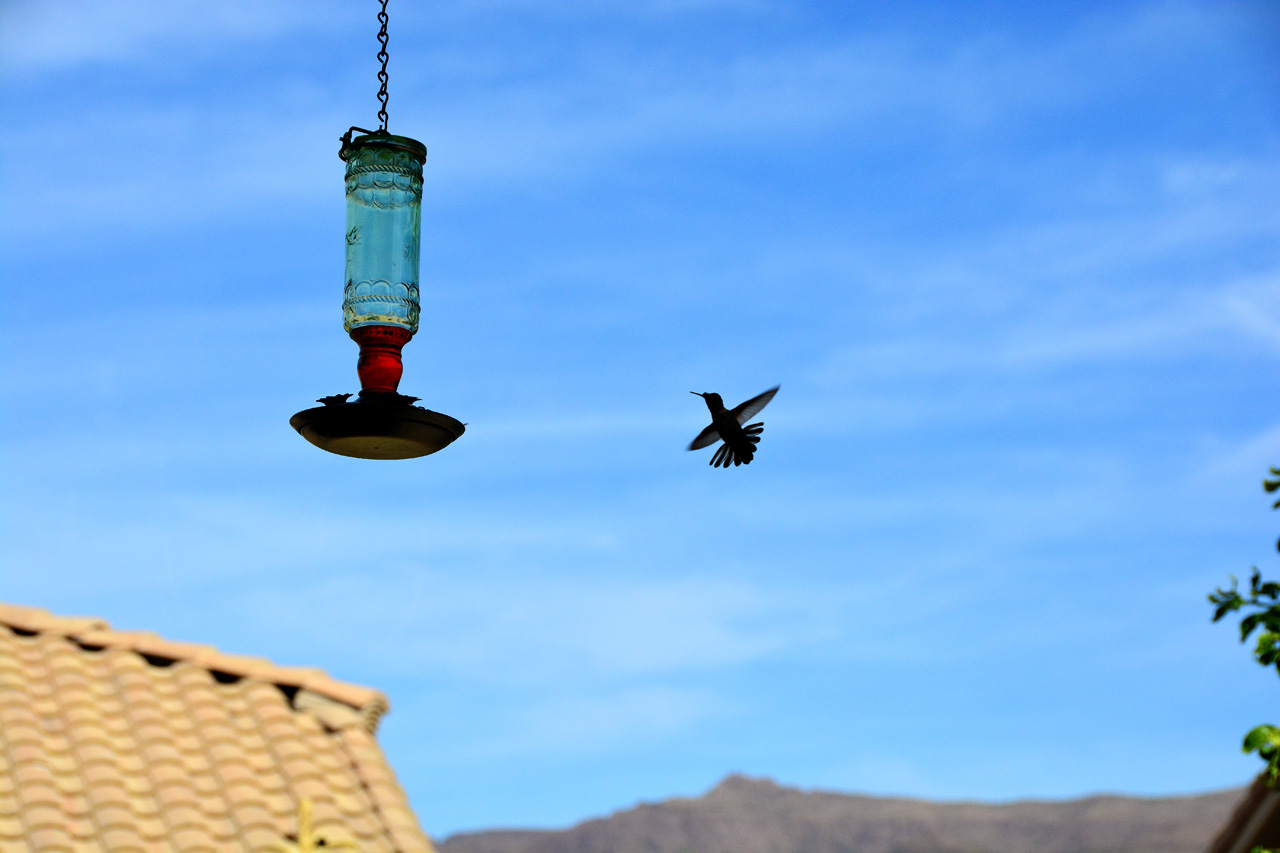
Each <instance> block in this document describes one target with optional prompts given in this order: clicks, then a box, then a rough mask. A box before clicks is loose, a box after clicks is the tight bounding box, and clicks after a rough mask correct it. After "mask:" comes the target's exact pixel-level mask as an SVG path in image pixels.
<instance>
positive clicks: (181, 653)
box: [0, 603, 389, 732]
mask: <svg viewBox="0 0 1280 853" xmlns="http://www.w3.org/2000/svg"><path fill="white" fill-rule="evenodd" d="M0 625H5V626H8V627H10V628H15V629H17V630H19V631H30V632H34V633H38V634H50V635H56V636H62V637H65V638H67V639H69V640H72V641H74V642H77V643H80V644H83V645H88V646H101V647H103V648H112V649H122V650H127V651H133V652H136V653H137V654H139V655H144V656H151V657H157V658H166V659H169V660H173V661H185V662H189V663H191V664H194V665H196V666H198V667H201V668H203V669H206V670H208V671H211V672H225V673H227V674H228V675H235V676H240V677H241V678H247V679H251V680H254V681H263V682H267V683H271V684H276V685H283V686H285V687H297V688H301V689H306V690H310V691H312V692H313V693H318V694H320V695H322V696H325V697H327V698H329V699H333V700H335V701H337V702H341V703H343V704H346V705H350V706H351V707H352V708H355V709H356V710H357V711H359V712H360V715H361V718H362V719H363V720H364V725H365V727H366V728H368V730H369V731H370V732H374V731H376V730H377V727H378V722H379V720H380V719H381V717H382V715H383V714H385V713H387V711H388V710H389V703H388V702H387V697H386V695H385V694H383V693H382V692H381V691H379V690H375V689H373V688H371V687H363V686H361V685H358V684H350V683H347V682H343V681H338V680H336V679H334V678H333V677H332V676H330V675H329V674H328V673H327V672H325V671H324V670H322V669H318V668H316V667H301V666H280V665H279V664H276V663H273V662H272V661H270V660H268V659H266V658H261V657H252V656H248V655H234V654H228V653H226V652H223V651H220V650H218V649H217V648H216V647H214V646H210V645H204V644H198V643H184V642H179V641H176V640H167V639H165V638H164V637H161V636H160V635H159V634H157V633H155V632H154V631H120V630H117V629H115V628H112V627H111V623H109V622H107V621H106V620H104V619H98V618H95V617H90V616H55V615H54V614H52V613H50V612H49V611H48V610H46V609H44V608H41V607H25V606H23V605H18V604H4V603H0Z"/></svg>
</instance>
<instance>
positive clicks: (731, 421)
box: [689, 385, 782, 468]
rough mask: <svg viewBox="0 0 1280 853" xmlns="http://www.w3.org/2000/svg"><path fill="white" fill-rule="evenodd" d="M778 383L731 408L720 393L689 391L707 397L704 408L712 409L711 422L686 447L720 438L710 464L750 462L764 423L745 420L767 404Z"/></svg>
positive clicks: (701, 446) (697, 448)
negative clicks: (751, 422)
mask: <svg viewBox="0 0 1280 853" xmlns="http://www.w3.org/2000/svg"><path fill="white" fill-rule="evenodd" d="M781 387H782V386H781V385H774V386H773V387H772V388H770V389H769V390H768V391H765V392H764V393H763V394H758V395H757V396H755V397H752V398H751V399H750V400H747V401H746V402H745V403H739V404H738V405H737V406H734V407H733V408H732V409H726V408H725V407H724V400H723V399H721V397H720V395H719V394H712V393H705V394H703V393H699V392H697V391H690V392H689V393H690V394H694V395H696V396H698V397H701V398H702V399H703V400H705V401H706V403H707V408H708V409H710V410H711V425H710V426H708V427H707V428H706V429H704V430H703V431H702V432H700V433H698V437H697V438H695V439H694V440H693V442H692V443H691V444H690V445H689V449H690V450H701V449H702V448H704V447H710V446H711V445H713V444H715V443H716V442H717V441H723V442H724V444H722V445H720V447H719V448H717V449H716V452H715V454H714V455H713V456H712V457H711V463H710V464H711V466H712V467H713V468H714V467H717V466H718V467H721V468H728V467H729V465H730V463H732V464H734V465H750V464H751V459H752V457H754V456H755V454H756V445H757V444H759V443H760V433H762V432H764V424H763V423H754V424H746V422H747V421H748V420H750V419H751V416H752V415H754V414H755V413H756V412H758V411H760V410H761V409H763V408H764V407H765V406H767V405H769V401H770V400H772V399H773V395H774V394H777V393H778V389H779V388H781ZM743 424H746V426H743Z"/></svg>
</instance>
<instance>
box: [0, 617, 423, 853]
mask: <svg viewBox="0 0 1280 853" xmlns="http://www.w3.org/2000/svg"><path fill="white" fill-rule="evenodd" d="M386 711H387V700H386V697H384V696H383V695H382V694H381V693H379V692H377V691H376V690H370V689H368V688H365V687H357V686H355V685H352V684H344V683H342V682H339V681H334V680H333V679H332V678H330V677H329V676H327V675H325V674H324V673H323V672H321V671H320V670H316V669H300V668H290V667H280V666H276V665H275V664H272V663H271V662H269V661H266V660H262V659H259V658H249V657H238V656H235V655H226V654H222V653H221V652H219V651H217V650H216V649H213V648H210V647H209V646H197V645H191V644H186V643H173V642H169V641H167V640H164V639H161V638H160V637H157V636H156V635H154V634H147V633H135V632H125V631H113V630H112V629H111V627H110V626H109V625H108V624H107V623H106V622H103V621H101V620H98V619H72V618H65V617H58V616H53V615H50V614H49V613H48V612H47V611H44V610H37V609H33V608H27V607H15V606H11V605H3V604H0V851H4V853H28V851H71V852H72V853H91V852H92V853H108V852H109V853H131V851H136V852H137V853H151V852H152V851H157V853H158V851H165V853H170V851H181V853H200V851H216V853H222V851H267V850H276V849H279V848H277V847H275V846H274V845H277V844H279V843H281V842H283V841H285V840H286V838H287V837H288V836H296V835H297V832H298V816H299V809H300V806H301V802H302V800H303V799H304V798H306V799H309V800H310V801H311V802H312V804H313V827H314V830H315V832H316V834H317V835H318V836H320V837H322V838H324V839H325V840H326V841H327V842H328V843H329V844H335V843H337V842H343V841H345V842H354V843H355V844H356V845H357V846H358V848H359V850H360V851H361V853H430V852H431V851H432V846H431V842H430V841H429V840H428V838H427V837H426V835H424V834H423V832H422V830H421V828H419V826H418V821H417V819H416V818H415V817H414V815H413V812H412V811H410V809H409V804H408V802H407V801H406V799H405V795H404V792H403V791H402V790H401V789H400V786H399V785H398V784H397V783H396V780H395V776H394V774H393V773H392V772H391V768H390V767H389V766H388V765H387V762H386V759H385V758H384V757H383V755H382V750H381V749H379V748H378V744H377V741H376V740H375V739H374V732H375V730H376V729H377V725H378V720H379V718H380V717H381V716H382V714H384V713H386ZM322 849H323V848H322Z"/></svg>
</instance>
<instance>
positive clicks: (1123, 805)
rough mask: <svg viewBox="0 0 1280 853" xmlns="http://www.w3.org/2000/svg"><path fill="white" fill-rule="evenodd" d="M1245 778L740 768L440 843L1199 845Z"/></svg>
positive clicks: (1101, 849)
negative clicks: (976, 788) (1053, 783)
mask: <svg viewBox="0 0 1280 853" xmlns="http://www.w3.org/2000/svg"><path fill="white" fill-rule="evenodd" d="M1244 791H1245V789H1244V788H1232V789H1228V790H1224V791H1216V792H1211V793H1207V794H1191V795H1185V796H1174V797H1134V796H1126V795H1121V794H1095V795H1090V796H1087V797H1080V798H1076V799H1071V800H1037V799H1028V800H1015V801H1010V802H1000V803H989V802H980V801H971V800H948V801H937V800H923V799H915V798H910V797H878V796H871V795H866V794H849V793H842V792H837V791H826V790H804V789H799V788H792V787H789V786H785V785H779V784H778V783H777V782H774V781H773V780H771V779H766V778H756V777H750V776H745V775H742V774H736V773H735V774H731V775H729V776H727V777H725V778H724V779H723V780H721V781H720V783H718V784H717V785H716V786H715V787H714V788H712V789H711V790H709V791H707V792H706V793H704V794H702V795H700V796H697V797H674V798H670V799H666V800H661V801H658V802H650V803H640V804H638V805H636V806H633V807H632V808H629V809H623V810H620V811H617V812H614V813H613V814H611V815H609V816H607V817H600V818H594V819H590V820H586V821H583V822H582V823H579V824H577V825H575V826H572V827H569V828H567V829H493V830H481V831H476V832H464V833H458V834H455V835H452V836H450V837H449V838H446V839H445V840H443V841H442V842H440V843H439V844H438V845H437V846H438V849H439V851H440V853H1202V851H1203V850H1204V849H1205V848H1206V847H1207V846H1208V844H1209V842H1210V840H1211V839H1212V838H1213V836H1214V834H1215V833H1216V832H1217V831H1218V830H1219V829H1220V828H1221V827H1222V825H1223V824H1224V823H1225V822H1226V820H1227V818H1228V817H1229V816H1230V815H1231V812H1232V809H1233V808H1234V807H1235V805H1236V803H1237V802H1239V800H1240V799H1241V798H1242V797H1243V796H1244Z"/></svg>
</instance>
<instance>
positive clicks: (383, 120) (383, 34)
mask: <svg viewBox="0 0 1280 853" xmlns="http://www.w3.org/2000/svg"><path fill="white" fill-rule="evenodd" d="M388 20H389V18H388V17H387V0H382V10H381V11H380V12H378V21H379V22H380V23H381V24H382V29H381V30H379V31H378V42H379V43H380V44H381V45H382V47H381V48H380V49H379V50H378V59H379V60H380V61H381V62H382V70H380V71H379V72H378V81H379V82H380V83H381V84H382V86H381V87H380V88H379V89H378V100H379V101H381V102H382V109H380V110H378V122H379V124H378V130H383V131H385V130H386V129H387V60H388V59H389V58H390V56H389V54H388V53H387V21H388Z"/></svg>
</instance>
